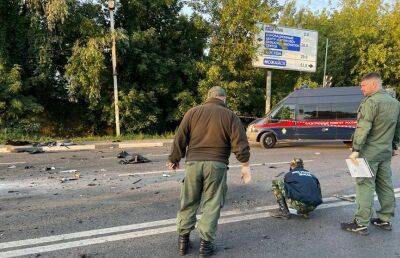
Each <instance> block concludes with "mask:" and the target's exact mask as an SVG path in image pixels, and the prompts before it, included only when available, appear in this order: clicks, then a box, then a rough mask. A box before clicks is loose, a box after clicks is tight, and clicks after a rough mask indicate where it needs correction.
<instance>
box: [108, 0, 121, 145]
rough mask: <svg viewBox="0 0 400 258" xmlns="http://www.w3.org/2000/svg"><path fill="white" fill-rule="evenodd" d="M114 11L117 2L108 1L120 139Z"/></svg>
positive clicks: (116, 126)
mask: <svg viewBox="0 0 400 258" xmlns="http://www.w3.org/2000/svg"><path fill="white" fill-rule="evenodd" d="M114 9H115V1H114V0H108V10H110V26H111V41H112V47H111V60H112V71H113V80H114V107H115V132H116V135H117V137H118V136H120V127H119V107H118V84H117V53H116V50H115V30H114Z"/></svg>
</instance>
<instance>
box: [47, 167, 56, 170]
mask: <svg viewBox="0 0 400 258" xmlns="http://www.w3.org/2000/svg"><path fill="white" fill-rule="evenodd" d="M55 169H56V168H55V167H46V169H45V170H46V171H49V170H55Z"/></svg>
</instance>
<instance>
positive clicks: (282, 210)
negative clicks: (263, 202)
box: [271, 198, 290, 219]
mask: <svg viewBox="0 0 400 258" xmlns="http://www.w3.org/2000/svg"><path fill="white" fill-rule="evenodd" d="M277 202H278V204H279V209H278V210H276V211H272V212H271V216H272V217H274V218H283V219H289V218H290V212H289V208H288V206H287V204H286V201H285V199H284V198H280V199H278V200H277Z"/></svg>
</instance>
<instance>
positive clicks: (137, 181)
mask: <svg viewBox="0 0 400 258" xmlns="http://www.w3.org/2000/svg"><path fill="white" fill-rule="evenodd" d="M140 181H142V179H141V178H140V179H138V180H136V181H135V182H133V183H132V184H133V185H134V184H137V183H139V182H140Z"/></svg>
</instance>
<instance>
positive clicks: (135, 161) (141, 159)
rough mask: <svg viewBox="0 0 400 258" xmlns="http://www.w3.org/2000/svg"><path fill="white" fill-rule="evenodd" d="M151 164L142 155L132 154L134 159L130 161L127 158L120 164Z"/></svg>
mask: <svg viewBox="0 0 400 258" xmlns="http://www.w3.org/2000/svg"><path fill="white" fill-rule="evenodd" d="M148 162H151V160H149V159H148V158H145V157H143V156H142V155H140V154H132V158H130V159H128V158H125V159H124V160H121V161H120V162H119V164H123V165H126V164H138V163H148Z"/></svg>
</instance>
